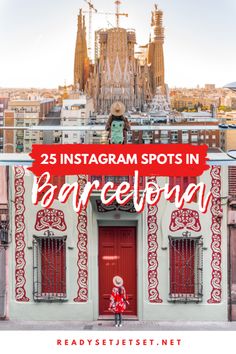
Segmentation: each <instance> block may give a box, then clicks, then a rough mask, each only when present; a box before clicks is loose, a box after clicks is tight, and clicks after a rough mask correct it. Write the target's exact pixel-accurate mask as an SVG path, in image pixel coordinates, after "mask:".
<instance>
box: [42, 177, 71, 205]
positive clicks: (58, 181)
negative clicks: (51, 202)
mask: <svg viewBox="0 0 236 354" xmlns="http://www.w3.org/2000/svg"><path fill="white" fill-rule="evenodd" d="M45 182H46V177H45V178H44V179H41V181H40V184H39V185H40V186H41V185H43V184H44V183H45ZM49 183H51V184H52V185H53V186H57V189H56V190H55V193H54V198H55V199H58V195H59V192H60V189H61V187H62V186H63V184H64V183H65V176H51V178H50V181H49ZM49 189H50V187H45V188H44V190H43V191H41V192H39V193H38V201H39V202H40V201H41V200H42V199H43V197H44V195H45V194H46V192H47V191H48V190H49Z"/></svg>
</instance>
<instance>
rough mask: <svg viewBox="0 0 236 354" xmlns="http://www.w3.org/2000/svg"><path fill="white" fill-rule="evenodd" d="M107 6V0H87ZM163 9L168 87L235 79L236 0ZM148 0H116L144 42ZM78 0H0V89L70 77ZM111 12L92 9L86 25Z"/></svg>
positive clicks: (164, 2)
mask: <svg viewBox="0 0 236 354" xmlns="http://www.w3.org/2000/svg"><path fill="white" fill-rule="evenodd" d="M93 2H94V4H95V6H96V8H97V9H98V10H99V11H108V12H111V11H112V12H113V11H114V9H115V7H114V1H113V0H93ZM158 4H159V6H160V8H161V9H162V10H163V11H164V26H165V47H164V52H165V72H166V82H167V83H168V84H169V86H170V87H175V86H177V87H195V86H197V85H198V84H199V85H200V86H203V85H204V84H205V83H215V84H216V85H217V86H219V87H220V86H223V85H224V84H226V83H229V82H232V81H236V20H235V19H236V0H223V1H222V0H159V1H158ZM153 5H154V1H153V0H142V1H140V0H123V1H122V8H121V9H122V12H128V13H129V18H128V19H126V18H122V20H121V25H122V26H123V27H125V28H135V29H136V32H137V42H138V44H145V43H147V42H148V38H149V32H150V17H151V10H152V8H153ZM80 7H83V9H84V10H86V9H87V5H86V3H85V1H84V0H0V87H57V86H58V85H61V84H64V82H65V80H66V83H67V84H70V83H72V82H73V65H74V48H75V40H76V29H77V17H76V16H77V14H78V12H79V8H80ZM108 21H109V22H110V23H112V24H113V23H115V17H113V16H109V17H106V16H105V15H94V17H93V30H95V29H97V28H100V27H107V26H108Z"/></svg>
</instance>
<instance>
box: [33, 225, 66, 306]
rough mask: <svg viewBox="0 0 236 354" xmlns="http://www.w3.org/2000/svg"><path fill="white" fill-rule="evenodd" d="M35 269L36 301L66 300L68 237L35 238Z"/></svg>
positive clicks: (51, 235) (49, 234)
mask: <svg viewBox="0 0 236 354" xmlns="http://www.w3.org/2000/svg"><path fill="white" fill-rule="evenodd" d="M33 267H34V269H33V282H34V291H33V293H34V300H35V301H47V300H49V301H53V300H55V301H57V300H59V301H60V300H61V301H63V300H66V236H63V237H56V236H54V235H53V234H52V233H49V232H48V234H47V236H34V240H33Z"/></svg>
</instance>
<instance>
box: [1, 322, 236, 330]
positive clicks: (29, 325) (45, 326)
mask: <svg viewBox="0 0 236 354" xmlns="http://www.w3.org/2000/svg"><path fill="white" fill-rule="evenodd" d="M4 330H5V331H16V330H22V331H24V330H27V331H31V330H35V331H36V330H38V331H53V330H55V331H114V330H115V331H236V322H193V321H192V322H190V321H189V322H181V321H175V322H158V321H125V322H124V324H123V326H122V327H121V328H116V327H114V323H113V321H94V322H89V321H88V322H82V321H12V320H5V321H0V331H4Z"/></svg>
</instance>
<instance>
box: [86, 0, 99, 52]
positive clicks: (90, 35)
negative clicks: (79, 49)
mask: <svg viewBox="0 0 236 354" xmlns="http://www.w3.org/2000/svg"><path fill="white" fill-rule="evenodd" d="M84 1H85V2H86V4H87V5H88V6H89V11H88V13H89V36H88V51H89V57H90V58H91V56H92V14H93V12H95V13H97V12H98V10H97V9H96V8H95V7H94V5H93V3H92V1H90V0H84Z"/></svg>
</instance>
